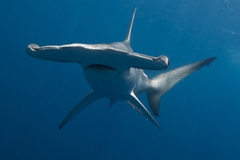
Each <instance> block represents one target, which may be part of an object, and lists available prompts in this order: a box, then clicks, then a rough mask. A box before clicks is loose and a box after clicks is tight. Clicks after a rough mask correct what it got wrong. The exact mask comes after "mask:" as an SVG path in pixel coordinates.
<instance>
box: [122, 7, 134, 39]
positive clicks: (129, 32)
mask: <svg viewBox="0 0 240 160" xmlns="http://www.w3.org/2000/svg"><path fill="white" fill-rule="evenodd" d="M136 10H137V8H135V10H134V12H133V15H132V20H131V23H130V27H129V29H128V34H127V37H126V39H125V40H124V42H126V43H128V44H130V39H131V32H132V26H133V21H134V17H135V13H136Z"/></svg>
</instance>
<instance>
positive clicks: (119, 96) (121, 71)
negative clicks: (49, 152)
mask: <svg viewBox="0 0 240 160" xmlns="http://www.w3.org/2000/svg"><path fill="white" fill-rule="evenodd" d="M135 13H136V9H135V10H134V13H133V16H132V20H131V23H130V27H129V30H128V34H127V37H126V39H125V40H124V41H123V42H114V43H110V44H94V45H89V44H81V43H74V44H68V45H60V46H57V45H48V46H42V47H39V46H38V45H36V44H30V45H28V47H27V54H28V55H29V56H31V57H34V58H38V59H43V60H50V61H57V62H72V63H79V64H80V65H81V66H82V68H83V71H84V75H85V78H86V80H87V81H88V83H89V84H90V85H91V87H92V90H91V91H90V92H89V93H88V94H87V95H86V96H85V97H84V98H83V99H82V100H81V101H80V102H79V103H78V104H77V105H76V106H75V107H74V108H73V109H72V110H71V111H70V113H69V114H68V115H67V116H66V117H65V118H64V120H63V121H62V123H61V124H60V126H59V129H60V128H62V127H63V126H64V125H65V124H66V123H67V122H68V121H69V120H71V119H72V118H73V117H74V116H75V115H77V114H78V113H79V112H80V111H81V110H82V109H84V108H85V107H87V106H88V105H89V104H91V103H92V102H94V101H96V100H98V99H100V98H104V97H105V98H107V99H109V100H110V103H109V107H110V106H112V105H113V104H114V103H115V102H116V101H127V102H128V103H129V104H130V105H131V106H132V107H133V108H134V109H136V110H137V111H139V112H140V113H141V114H142V115H143V116H145V117H146V118H147V119H148V120H150V121H151V122H152V123H154V124H155V125H156V126H157V127H158V128H159V129H161V127H160V126H159V125H158V123H157V122H156V120H155V119H154V118H153V116H152V115H151V113H150V112H149V111H148V110H147V108H146V107H145V106H144V105H143V104H142V103H141V101H140V100H139V99H138V98H137V95H139V94H141V93H142V92H146V93H147V96H148V102H149V106H150V108H151V110H152V113H153V114H154V115H155V116H158V114H159V100H160V98H161V96H162V95H163V94H164V93H165V92H167V91H168V90H169V89H171V88H172V87H173V86H174V85H175V84H176V83H177V82H179V81H180V80H181V79H183V78H184V77H186V76H188V75H189V74H191V73H193V72H194V71H196V70H198V69H200V68H201V67H203V66H204V65H209V64H210V63H211V62H212V61H213V60H215V59H216V57H211V58H208V59H205V60H202V61H199V62H196V63H193V64H189V65H186V66H183V67H180V68H177V69H175V70H172V71H169V72H166V73H163V74H160V75H158V76H156V77H154V78H153V79H149V78H148V77H147V75H146V74H145V73H144V69H145V70H162V69H166V68H167V67H168V65H169V63H170V61H169V59H168V58H167V57H166V56H163V55H161V56H159V57H152V56H148V55H144V54H140V53H136V52H133V50H132V48H131V46H130V37H131V31H132V26H133V21H134V17H135Z"/></svg>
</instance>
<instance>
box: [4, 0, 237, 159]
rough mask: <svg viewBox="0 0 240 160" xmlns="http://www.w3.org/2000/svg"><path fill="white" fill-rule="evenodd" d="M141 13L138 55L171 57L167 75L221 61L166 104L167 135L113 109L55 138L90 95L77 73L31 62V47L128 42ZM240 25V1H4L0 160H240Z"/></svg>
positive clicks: (91, 113)
mask: <svg viewBox="0 0 240 160" xmlns="http://www.w3.org/2000/svg"><path fill="white" fill-rule="evenodd" d="M135 7H136V8H137V12H136V16H135V21H134V25H133V30H132V37H131V46H132V49H133V50H134V51H135V52H138V53H143V54H147V55H151V56H158V55H166V56H168V57H169V59H170V60H171V64H170V66H169V68H168V69H167V70H165V71H169V70H171V69H174V68H177V67H180V66H183V65H186V64H189V63H193V62H196V61H199V60H202V59H205V58H208V57H213V56H216V57H217V58H218V59H217V60H215V61H214V62H213V63H211V65H210V66H209V67H203V68H202V69H200V70H199V71H197V72H195V73H193V74H192V75H190V76H188V77H187V78H185V79H184V80H182V81H180V82H179V83H178V84H177V85H176V86H174V87H173V88H172V89H171V90H170V91H168V92H167V93H166V94H165V95H163V97H162V98H161V102H160V116H159V118H156V120H157V122H158V123H159V124H160V126H161V127H162V131H160V130H159V129H158V128H157V127H156V126H155V125H154V124H152V123H151V122H150V121H147V120H146V118H144V117H143V116H142V115H141V114H139V113H138V112H137V111H135V110H134V109H133V108H132V107H131V106H130V105H128V104H127V103H126V102H117V103H116V104H114V106H113V107H111V108H108V103H109V101H108V100H107V99H101V100H98V101H96V102H94V103H93V104H91V105H89V106H88V107H87V108H86V109H84V110H83V111H82V112H81V113H79V114H78V115H77V116H76V117H74V118H73V119H72V120H71V121H70V122H69V123H68V124H67V125H66V126H64V127H63V128H62V129H61V130H58V126H59V124H60V123H61V121H62V120H63V118H64V117H65V116H66V115H67V114H68V113H69V111H70V110H71V109H72V108H73V107H74V106H75V105H76V104H77V103H78V102H79V101H80V100H81V99H82V98H83V97H84V96H85V95H86V94H87V93H88V92H89V91H90V90H91V87H90V86H89V84H88V83H87V81H86V80H85V78H84V75H83V71H82V68H81V66H80V65H79V64H67V63H57V62H50V61H43V60H37V59H33V58H31V57H29V56H28V55H27V54H26V47H27V45H28V44H31V43H36V44H38V45H40V46H42V45H50V44H55V45H61V44H69V43H76V42H78V43H89V44H94V43H110V42H114V41H122V40H124V39H125V36H126V34H127V30H128V27H129V24H130V20H131V16H132V13H133V11H134V8H135ZM239 17H240V1H239V0H194V1H193V0H178V1H174V0H161V1H160V0H131V1H129V0H121V1H113V0H102V1H97V0H87V1H86V0H41V1H32V0H25V1H19V0H12V1H7V0H2V1H0V120H1V127H0V128H1V129H0V159H1V160H13V159H14V160H15V159H29V160H33V159H34V160H42V159H84V160H85V159H86V160H88V159H104V160H106V159H115V160H118V159H138V160H140V159H153V160H155V159H156V160H159V159H162V160H172V159H174V160H175V159H184V160H186V159H194V160H202V159H211V160H212V159H217V160H220V159H222V160H225V159H228V160H238V159H240V136H239V135H240V116H239V115H240V96H239V95H240V92H239V91H240V45H239V44H240V18H239ZM165 71H147V74H148V75H149V77H153V76H155V75H157V74H160V73H163V72H165ZM139 99H140V100H141V101H142V102H143V104H145V105H146V107H147V108H148V109H149V106H148V103H147V98H146V94H141V95H140V96H139Z"/></svg>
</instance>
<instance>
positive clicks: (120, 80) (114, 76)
mask: <svg viewBox="0 0 240 160" xmlns="http://www.w3.org/2000/svg"><path fill="white" fill-rule="evenodd" d="M136 70H137V69H135V68H129V70H124V71H121V72H120V71H118V70H116V69H114V68H111V67H108V66H104V65H91V66H88V67H87V68H86V69H85V70H84V75H85V78H86V80H87V81H88V83H89V84H90V85H91V87H92V89H93V91H94V92H97V93H98V94H100V95H102V96H103V97H106V98H108V99H110V100H126V99H127V98H128V97H129V95H130V93H131V92H132V91H133V90H134V88H135V86H136V83H137V72H136Z"/></svg>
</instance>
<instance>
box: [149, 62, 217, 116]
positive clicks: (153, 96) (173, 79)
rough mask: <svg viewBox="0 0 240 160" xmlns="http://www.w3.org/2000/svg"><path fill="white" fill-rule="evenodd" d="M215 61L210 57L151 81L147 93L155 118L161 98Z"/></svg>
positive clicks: (157, 114)
mask: <svg viewBox="0 0 240 160" xmlns="http://www.w3.org/2000/svg"><path fill="white" fill-rule="evenodd" d="M215 59H217V58H216V57H211V58H208V59H205V60H202V61H198V62H195V63H192V64H189V65H186V66H183V67H180V68H177V69H174V70H172V71H169V72H166V73H163V74H160V75H158V76H156V77H154V78H153V79H151V86H152V88H151V89H150V90H149V91H148V92H147V97H148V103H149V106H150V108H151V110H152V112H153V114H154V115H155V116H157V117H158V116H159V103H160V98H161V96H162V95H163V94H164V93H166V92H167V91H168V90H170V89H171V88H172V87H173V86H174V85H175V84H177V83H178V82H179V81H180V80H182V79H183V78H185V77H186V76H188V75H190V74H191V73H193V72H195V71H196V70H198V69H200V68H202V67H203V66H205V65H207V66H208V65H209V64H210V63H211V62H212V61H214V60H215Z"/></svg>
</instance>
